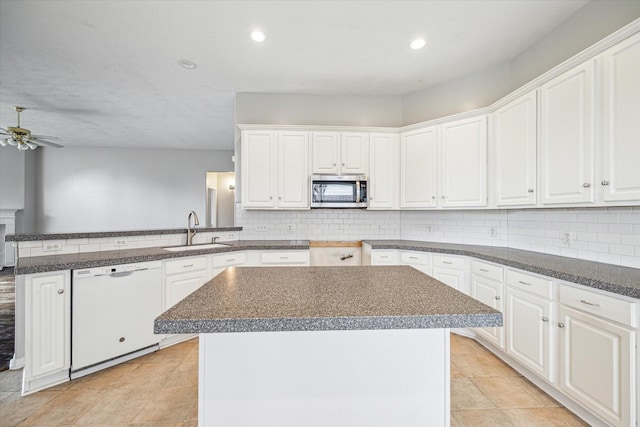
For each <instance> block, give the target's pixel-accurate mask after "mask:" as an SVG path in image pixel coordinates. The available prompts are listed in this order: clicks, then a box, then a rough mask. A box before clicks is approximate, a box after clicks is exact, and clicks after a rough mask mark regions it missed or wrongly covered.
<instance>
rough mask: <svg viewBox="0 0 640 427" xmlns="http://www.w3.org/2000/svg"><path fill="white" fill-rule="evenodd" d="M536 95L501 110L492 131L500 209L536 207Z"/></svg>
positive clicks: (496, 201) (492, 118) (496, 186)
mask: <svg viewBox="0 0 640 427" xmlns="http://www.w3.org/2000/svg"><path fill="white" fill-rule="evenodd" d="M536 101H537V94H536V91H533V92H531V93H529V94H527V95H525V96H523V97H520V98H518V99H516V100H515V101H512V102H510V103H509V104H507V105H505V106H504V107H502V108H500V109H498V110H497V111H496V112H495V113H493V115H492V116H491V123H492V127H493V133H492V137H493V138H492V149H493V157H492V162H493V168H492V172H493V174H494V175H493V181H492V182H493V183H494V190H495V203H496V205H497V206H522V205H535V204H536V136H537V102H536Z"/></svg>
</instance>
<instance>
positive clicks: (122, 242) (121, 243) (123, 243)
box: [113, 240, 129, 246]
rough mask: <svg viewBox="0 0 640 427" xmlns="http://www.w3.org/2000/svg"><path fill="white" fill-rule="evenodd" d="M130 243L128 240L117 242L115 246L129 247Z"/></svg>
mask: <svg viewBox="0 0 640 427" xmlns="http://www.w3.org/2000/svg"><path fill="white" fill-rule="evenodd" d="M128 244H129V243H128V242H127V241H126V240H116V241H115V242H114V243H113V245H114V246H127V245H128Z"/></svg>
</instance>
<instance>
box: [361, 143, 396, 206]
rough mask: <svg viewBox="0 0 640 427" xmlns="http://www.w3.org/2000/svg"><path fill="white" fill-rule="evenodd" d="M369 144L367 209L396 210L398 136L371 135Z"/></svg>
mask: <svg viewBox="0 0 640 427" xmlns="http://www.w3.org/2000/svg"><path fill="white" fill-rule="evenodd" d="M369 144H370V147H369V153H370V157H369V159H370V161H369V172H370V173H369V183H368V185H369V188H368V189H367V191H368V193H369V209H398V193H399V192H400V191H399V173H400V171H399V168H400V159H399V155H400V144H399V143H398V135H392V134H371V135H370V140H369Z"/></svg>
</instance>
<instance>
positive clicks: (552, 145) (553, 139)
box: [540, 60, 595, 204]
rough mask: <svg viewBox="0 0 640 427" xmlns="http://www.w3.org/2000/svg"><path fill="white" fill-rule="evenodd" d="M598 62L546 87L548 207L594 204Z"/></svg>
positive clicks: (543, 123)
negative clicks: (595, 76) (594, 93)
mask: <svg viewBox="0 0 640 427" xmlns="http://www.w3.org/2000/svg"><path fill="white" fill-rule="evenodd" d="M594 64H595V61H594V60H590V61H587V62H585V63H584V64H582V65H580V66H578V67H575V68H574V69H572V70H569V71H567V72H566V73H564V74H562V75H560V76H558V77H556V78H555V79H553V80H551V81H550V82H548V83H546V84H544V85H543V86H542V87H541V88H540V183H541V188H542V189H541V191H542V194H541V197H540V201H541V203H543V204H554V203H580V202H593V201H594V182H593V180H594V175H593V174H594V171H593V161H594V145H593V137H594V135H593V126H594V113H593V110H594V100H593V96H594V95H593V86H594V82H593V80H594Z"/></svg>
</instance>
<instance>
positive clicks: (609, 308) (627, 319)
mask: <svg viewBox="0 0 640 427" xmlns="http://www.w3.org/2000/svg"><path fill="white" fill-rule="evenodd" d="M560 304H563V305H566V306H569V307H573V308H576V309H578V310H581V311H585V312H587V313H593V314H595V315H597V316H600V317H602V318H604V319H607V320H613V321H614V322H618V323H622V324H624V325H627V326H631V327H633V328H635V327H636V324H637V321H636V319H637V315H636V303H634V302H631V301H624V300H621V299H618V298H616V297H612V296H611V297H610V296H607V295H602V294H598V293H595V292H591V291H589V290H587V289H581V288H576V287H573V286H568V285H564V284H561V285H560Z"/></svg>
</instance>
